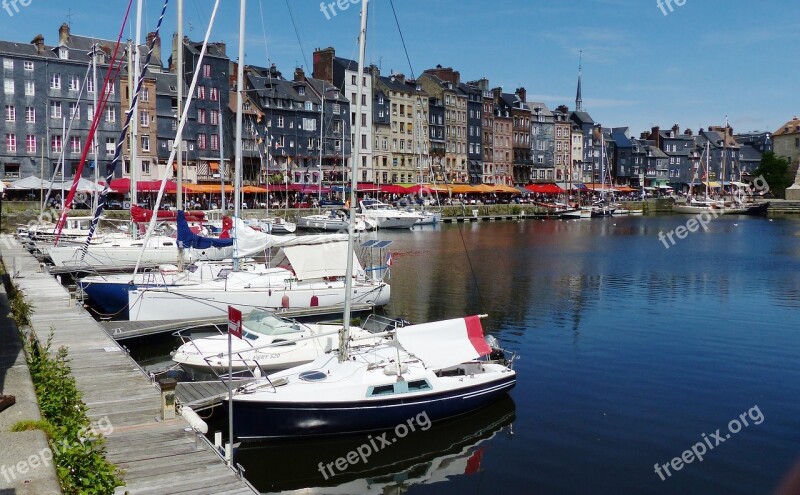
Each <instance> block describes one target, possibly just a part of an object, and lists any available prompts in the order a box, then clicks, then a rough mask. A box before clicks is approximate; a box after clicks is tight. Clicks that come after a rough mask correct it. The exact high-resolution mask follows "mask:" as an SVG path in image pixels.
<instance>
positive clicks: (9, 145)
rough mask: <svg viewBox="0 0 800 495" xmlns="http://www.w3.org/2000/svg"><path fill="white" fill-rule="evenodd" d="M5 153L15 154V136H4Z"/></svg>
mask: <svg viewBox="0 0 800 495" xmlns="http://www.w3.org/2000/svg"><path fill="white" fill-rule="evenodd" d="M6 151H8V152H9V153H16V152H17V135H16V134H6Z"/></svg>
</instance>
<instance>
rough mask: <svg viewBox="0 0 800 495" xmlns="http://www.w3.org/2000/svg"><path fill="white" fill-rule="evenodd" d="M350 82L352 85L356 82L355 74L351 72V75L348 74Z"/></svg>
mask: <svg viewBox="0 0 800 495" xmlns="http://www.w3.org/2000/svg"><path fill="white" fill-rule="evenodd" d="M350 84H352V85H355V84H356V76H355V74H353V75H352V76H350Z"/></svg>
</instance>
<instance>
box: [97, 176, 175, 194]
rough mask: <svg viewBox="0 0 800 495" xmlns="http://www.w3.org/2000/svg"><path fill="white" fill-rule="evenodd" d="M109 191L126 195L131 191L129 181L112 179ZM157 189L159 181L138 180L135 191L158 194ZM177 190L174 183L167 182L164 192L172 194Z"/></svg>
mask: <svg viewBox="0 0 800 495" xmlns="http://www.w3.org/2000/svg"><path fill="white" fill-rule="evenodd" d="M110 186H111V189H113V190H114V191H116V192H120V193H127V192H130V190H131V180H130V179H129V178H127V177H123V178H121V179H112V180H111V185H110ZM159 188H161V181H160V180H140V181H136V190H137V191H138V192H158V190H159ZM177 190H178V186H177V184H176V183H175V181H172V180H170V181H167V185H166V188H165V189H164V192H168V193H174V192H175V191H177Z"/></svg>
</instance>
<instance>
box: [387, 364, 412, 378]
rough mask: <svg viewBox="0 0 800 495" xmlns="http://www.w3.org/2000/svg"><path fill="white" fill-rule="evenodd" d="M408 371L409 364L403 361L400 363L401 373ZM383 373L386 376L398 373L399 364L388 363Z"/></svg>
mask: <svg viewBox="0 0 800 495" xmlns="http://www.w3.org/2000/svg"><path fill="white" fill-rule="evenodd" d="M407 371H408V365H407V364H406V363H402V364H401V365H400V374H403V373H405V372H407ZM383 374H384V375H386V376H392V375H396V374H397V365H396V364H387V365H386V366H384V367H383Z"/></svg>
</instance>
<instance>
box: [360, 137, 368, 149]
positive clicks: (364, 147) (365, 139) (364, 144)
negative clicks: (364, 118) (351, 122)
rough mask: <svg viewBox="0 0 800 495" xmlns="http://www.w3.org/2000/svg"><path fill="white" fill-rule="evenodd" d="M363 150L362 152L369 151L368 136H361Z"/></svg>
mask: <svg viewBox="0 0 800 495" xmlns="http://www.w3.org/2000/svg"><path fill="white" fill-rule="evenodd" d="M361 149H362V150H365V149H367V135H366V134H362V135H361Z"/></svg>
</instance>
